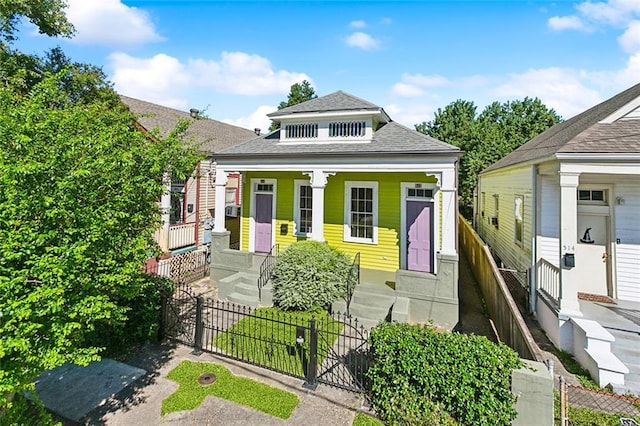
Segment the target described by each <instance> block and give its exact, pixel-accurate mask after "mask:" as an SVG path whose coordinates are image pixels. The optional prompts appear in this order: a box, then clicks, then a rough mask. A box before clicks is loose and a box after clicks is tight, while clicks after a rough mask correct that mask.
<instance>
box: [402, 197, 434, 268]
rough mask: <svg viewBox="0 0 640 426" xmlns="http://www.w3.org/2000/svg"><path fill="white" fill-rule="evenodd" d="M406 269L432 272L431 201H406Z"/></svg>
mask: <svg viewBox="0 0 640 426" xmlns="http://www.w3.org/2000/svg"><path fill="white" fill-rule="evenodd" d="M407 269H408V270H410V271H420V272H433V203H432V202H427V201H407Z"/></svg>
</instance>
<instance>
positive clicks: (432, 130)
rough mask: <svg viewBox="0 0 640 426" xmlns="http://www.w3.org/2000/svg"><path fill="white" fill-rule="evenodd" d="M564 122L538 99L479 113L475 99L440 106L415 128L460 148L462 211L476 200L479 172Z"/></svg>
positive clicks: (509, 104)
mask: <svg viewBox="0 0 640 426" xmlns="http://www.w3.org/2000/svg"><path fill="white" fill-rule="evenodd" d="M560 121H561V117H560V116H559V115H558V114H557V113H556V112H555V111H554V110H553V109H550V108H548V107H546V106H545V105H544V104H543V103H542V101H540V100H539V99H538V98H529V97H526V98H525V99H524V100H515V101H509V102H505V103H500V102H493V103H492V104H490V105H488V106H487V107H486V108H485V109H484V110H483V111H482V112H481V113H480V114H479V115H478V114H476V106H475V105H474V104H473V102H469V101H464V100H460V99H459V100H456V101H454V102H452V103H451V104H449V105H447V106H446V107H445V108H444V109H440V108H438V110H437V111H436V113H435V117H434V119H433V120H432V121H429V122H422V123H420V124H417V125H416V126H415V128H416V130H418V131H420V132H422V133H425V134H428V135H430V136H433V137H434V138H436V139H439V140H441V141H443V142H447V143H450V144H452V145H455V146H458V147H460V149H462V150H463V151H465V155H464V156H463V157H462V159H461V160H460V165H459V182H460V184H459V194H460V204H461V207H462V210H463V212H464V211H465V208H468V207H470V206H471V204H472V202H473V190H474V188H475V186H476V183H477V181H478V174H479V173H480V172H481V171H482V170H483V169H485V168H486V167H488V166H490V165H491V164H493V163H494V162H496V161H498V160H499V159H501V158H502V157H504V156H505V155H507V154H509V153H510V152H511V151H513V150H514V149H516V148H518V147H519V146H521V145H522V144H524V143H525V142H527V141H528V140H529V139H532V138H533V137H535V136H536V135H538V134H539V133H542V132H543V131H545V130H546V129H547V128H549V127H551V126H553V125H554V124H556V123H558V122H560Z"/></svg>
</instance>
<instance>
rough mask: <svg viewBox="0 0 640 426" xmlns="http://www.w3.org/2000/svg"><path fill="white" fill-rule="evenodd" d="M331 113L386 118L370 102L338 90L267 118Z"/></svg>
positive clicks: (274, 113) (379, 109)
mask: <svg viewBox="0 0 640 426" xmlns="http://www.w3.org/2000/svg"><path fill="white" fill-rule="evenodd" d="M333 111H363V112H380V113H382V114H384V115H385V116H386V113H384V110H383V109H382V108H381V107H379V106H377V105H375V104H372V103H371V102H368V101H365V100H364V99H360V98H358V97H357V96H353V95H351V94H349V93H346V92H343V91H342V90H338V91H337V92H334V93H331V94H329V95H326V96H321V97H319V98H315V99H311V100H309V101H306V102H302V103H300V104H297V105H293V106H290V107H286V108H283V109H280V110H278V111H275V112H272V113H271V114H267V117H269V118H273V119H275V118H277V117H282V116H285V115H289V114H300V113H314V112H315V113H322V112H333Z"/></svg>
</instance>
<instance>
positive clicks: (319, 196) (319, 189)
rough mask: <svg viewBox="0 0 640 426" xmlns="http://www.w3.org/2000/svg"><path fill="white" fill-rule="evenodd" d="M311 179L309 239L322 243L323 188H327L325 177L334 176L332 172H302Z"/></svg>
mask: <svg viewBox="0 0 640 426" xmlns="http://www.w3.org/2000/svg"><path fill="white" fill-rule="evenodd" d="M303 174H305V175H307V176H309V177H310V178H311V196H312V199H313V201H312V212H311V239H312V240H314V241H320V242H324V241H325V239H324V188H325V187H326V186H327V177H329V176H333V175H335V173H332V172H324V171H322V170H313V171H311V172H303Z"/></svg>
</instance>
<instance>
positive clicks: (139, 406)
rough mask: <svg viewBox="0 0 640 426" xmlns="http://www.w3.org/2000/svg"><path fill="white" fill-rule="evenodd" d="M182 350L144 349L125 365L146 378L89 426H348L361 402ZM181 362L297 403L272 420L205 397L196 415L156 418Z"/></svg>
mask: <svg viewBox="0 0 640 426" xmlns="http://www.w3.org/2000/svg"><path fill="white" fill-rule="evenodd" d="M191 352H192V349H191V348H188V347H186V346H182V345H178V346H169V345H157V344H156V345H148V346H146V347H145V348H144V349H143V350H142V351H141V352H140V353H138V354H136V355H135V356H133V357H132V358H131V359H130V360H127V361H126V362H127V363H128V364H129V365H132V366H135V367H138V368H142V369H144V370H146V371H147V372H148V373H147V375H146V376H144V377H143V378H142V379H139V380H138V381H137V382H136V383H134V384H133V385H132V386H130V387H129V388H127V389H125V390H124V391H123V392H121V393H120V394H117V395H116V396H115V397H113V398H110V399H109V400H108V401H107V402H106V403H105V404H103V405H102V406H101V407H98V408H97V409H96V410H94V411H93V412H91V413H90V414H89V415H88V416H87V417H86V418H85V419H83V422H82V423H83V424H89V425H103V424H106V425H127V426H128V425H158V424H172V425H345V426H346V425H351V423H352V422H353V418H354V417H355V415H356V413H357V412H358V411H363V410H362V401H363V400H362V398H361V397H360V396H359V395H357V394H354V393H351V392H347V391H342V390H339V389H335V388H331V387H328V386H325V385H318V388H317V389H316V390H315V391H313V392H312V391H308V390H306V389H304V388H302V383H303V381H302V380H300V379H296V378H293V377H288V376H284V375H282V374H278V373H274V372H271V371H269V370H265V369H262V368H258V367H254V366H252V365H248V364H241V363H238V362H235V361H233V360H228V359H225V358H221V357H216V356H214V355H211V354H207V353H204V354H202V355H199V356H195V355H193V354H192V353H191ZM183 360H192V361H197V362H214V363H216V364H220V365H223V366H225V367H227V368H229V370H231V372H232V373H233V374H235V375H237V376H242V377H248V378H251V379H254V380H257V381H260V382H263V383H266V384H268V385H271V386H274V387H277V388H280V389H283V390H286V391H289V392H292V393H295V394H297V395H298V398H299V402H298V406H297V408H296V409H295V410H294V412H293V414H292V415H291V417H290V418H289V419H287V420H282V419H279V418H275V417H272V416H270V415H267V414H264V413H262V412H259V411H256V410H253V409H251V408H248V407H244V406H241V405H238V404H235V403H232V402H229V401H227V400H224V399H220V398H216V397H212V396H208V397H207V398H205V400H204V402H203V403H202V404H201V405H200V406H199V407H197V408H196V409H194V410H190V411H182V412H176V413H170V414H168V415H166V416H164V417H161V416H160V408H161V404H162V400H163V399H165V398H167V397H168V396H169V395H171V394H172V393H173V392H175V391H176V390H177V389H178V384H177V383H175V382H173V381H172V380H169V379H167V378H166V375H167V373H168V372H169V371H171V370H172V369H173V368H174V367H176V366H177V365H178V364H179V363H180V362H181V361H183Z"/></svg>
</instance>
